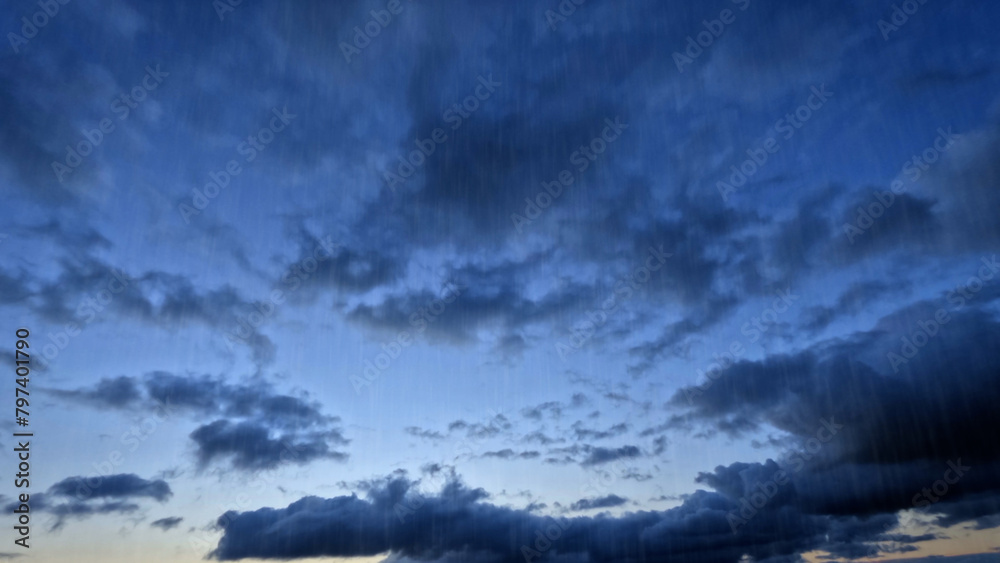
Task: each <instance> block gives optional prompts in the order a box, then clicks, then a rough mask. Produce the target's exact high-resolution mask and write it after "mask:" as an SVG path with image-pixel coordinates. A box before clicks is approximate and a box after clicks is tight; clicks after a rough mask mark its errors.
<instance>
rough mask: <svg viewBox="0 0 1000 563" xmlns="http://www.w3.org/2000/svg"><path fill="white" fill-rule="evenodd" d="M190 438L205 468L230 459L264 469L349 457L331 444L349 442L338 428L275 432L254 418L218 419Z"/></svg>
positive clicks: (242, 465)
mask: <svg viewBox="0 0 1000 563" xmlns="http://www.w3.org/2000/svg"><path fill="white" fill-rule="evenodd" d="M191 439H192V440H193V441H194V443H195V445H196V446H197V456H198V463H199V465H200V466H201V467H203V468H204V467H207V466H208V465H209V464H211V463H212V462H215V461H218V460H229V462H230V464H231V467H232V468H233V469H238V470H243V471H261V470H265V469H274V468H275V467H278V466H279V465H283V464H288V463H294V464H297V465H303V464H306V463H310V462H312V461H316V460H319V459H333V460H336V461H344V460H346V459H347V457H348V456H347V454H346V453H343V452H339V451H336V450H334V449H332V448H331V447H330V444H331V443H333V444H345V443H346V442H347V441H346V440H345V439H343V438H342V437H341V435H340V433H339V432H338V431H336V430H333V431H311V432H297V433H286V434H275V433H274V432H272V430H271V428H269V427H267V426H265V425H262V424H258V423H255V422H251V421H240V422H231V421H229V420H216V421H214V422H211V423H209V424H205V425H203V426H200V427H198V428H197V429H196V430H195V431H194V432H192V433H191Z"/></svg>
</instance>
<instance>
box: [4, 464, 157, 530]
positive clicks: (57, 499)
mask: <svg viewBox="0 0 1000 563" xmlns="http://www.w3.org/2000/svg"><path fill="white" fill-rule="evenodd" d="M172 496H173V491H172V490H171V489H170V485H168V484H167V482H166V481H163V480H162V479H155V480H147V479H143V478H142V477H139V476H138V475H135V474H132V473H120V474H113V475H104V476H94V477H67V478H66V479H63V480H62V481H59V482H58V483H56V484H54V485H52V486H51V487H49V489H48V490H47V491H46V492H44V493H34V494H32V495H31V509H32V510H33V511H38V512H41V513H47V514H50V515H52V517H53V518H52V520H50V521H49V526H50V529H51V530H57V529H60V528H62V527H63V526H64V525H65V524H66V522H67V521H68V520H70V519H84V518H88V517H91V516H95V515H104V514H119V515H123V514H132V513H134V512H137V511H139V510H140V508H141V507H140V506H139V504H137V503H136V502H130V501H134V500H142V499H153V500H156V501H157V502H161V503H163V502H166V501H167V500H169V499H170V497H172ZM17 507H18V502H16V501H15V502H12V503H10V504H8V505H7V506H6V508H5V510H8V511H12V510H14V509H15V508H17Z"/></svg>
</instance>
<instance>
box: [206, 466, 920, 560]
mask: <svg viewBox="0 0 1000 563" xmlns="http://www.w3.org/2000/svg"><path fill="white" fill-rule="evenodd" d="M749 487H752V485H748V488H749ZM735 492H741V491H735ZM486 498H487V495H486V493H485V491H483V490H482V489H469V488H467V487H466V486H464V485H463V484H461V483H460V482H457V481H453V482H450V483H449V484H447V485H445V487H443V488H442V490H441V491H440V493H438V494H435V495H427V494H424V493H420V492H418V491H416V490H415V489H414V483H412V482H410V481H407V480H406V479H405V478H403V477H395V478H387V479H386V480H384V481H382V482H381V484H380V485H379V486H378V487H376V488H374V489H371V490H369V491H368V493H367V498H366V499H362V498H359V497H358V496H356V495H352V496H341V497H336V498H330V499H323V498H318V497H305V498H302V499H300V500H298V501H295V502H294V503H292V504H290V505H289V506H287V507H285V508H261V509H258V510H253V511H247V512H235V511H230V512H227V513H225V514H223V515H222V516H220V517H219V519H218V521H217V525H218V526H219V527H220V528H221V529H222V531H223V535H222V538H221V539H220V540H219V544H218V546H217V547H216V548H215V549H214V550H213V551H212V553H211V557H213V558H215V559H218V560H223V561H227V560H239V559H246V558H260V559H303V558H308V557H360V556H374V555H377V554H381V553H386V552H389V553H390V554H391V555H390V558H389V561H406V560H424V561H451V560H454V559H456V558H462V560H472V561H479V560H482V561H511V562H513V561H518V560H522V561H523V560H524V557H525V556H526V554H527V555H528V556H529V558H531V559H532V560H534V561H559V562H563V561H572V562H574V563H583V562H588V563H602V562H608V563H610V562H612V561H618V562H624V563H630V562H639V561H650V560H667V559H675V558H684V559H685V560H689V561H695V562H705V563H709V562H714V561H735V560H738V559H739V558H740V557H741V556H743V555H744V554H748V555H750V556H752V557H754V558H755V559H757V560H768V559H769V558H788V559H794V556H795V555H796V554H798V553H802V552H805V551H809V550H812V549H837V546H840V545H842V544H854V543H859V542H863V541H865V540H871V541H874V540H877V539H878V538H881V537H883V531H884V530H885V529H886V524H891V523H894V522H895V517H893V516H887V517H885V518H880V519H859V518H856V517H834V516H818V515H810V514H806V513H801V512H799V511H798V510H797V509H796V508H795V507H794V505H792V504H789V503H787V502H778V501H772V502H773V505H774V506H769V507H767V508H766V511H765V512H764V513H762V514H761V515H759V516H758V517H756V518H754V519H752V520H751V521H750V522H749V523H748V524H747V525H746V527H745V528H744V529H741V530H740V531H739V533H735V534H734V533H733V531H732V529H731V528H730V526H729V524H728V522H727V513H728V512H729V511H731V510H734V509H737V508H738V507H739V502H738V499H736V498H733V497H732V496H731V494H729V493H727V494H720V493H715V492H707V491H697V492H695V493H693V494H692V495H689V496H688V497H687V498H686V499H685V501H684V503H683V504H682V505H681V506H679V507H677V508H674V509H670V510H667V511H663V512H651V511H641V512H634V513H628V514H625V515H622V516H620V517H609V516H599V517H594V518H592V517H576V518H553V517H545V516H540V515H536V514H534V513H533V512H531V511H527V510H516V509H511V508H506V507H501V506H496V505H494V504H490V503H488V502H485V499H486ZM782 500H784V499H782ZM611 502H617V501H616V500H612V501H611ZM401 507H415V508H413V509H406V510H404V511H403V512H400V510H401ZM304 523H308V525H304ZM431 529H433V530H434V531H433V533H430V530H431ZM539 532H540V533H541V534H542V539H544V540H545V541H544V542H540V543H539ZM546 534H548V537H547V538H546V537H545V535H546ZM898 539H900V540H903V541H924V540H925V538H907V537H899V538H898Z"/></svg>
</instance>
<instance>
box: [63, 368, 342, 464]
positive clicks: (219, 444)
mask: <svg viewBox="0 0 1000 563" xmlns="http://www.w3.org/2000/svg"><path fill="white" fill-rule="evenodd" d="M47 391H49V392H51V393H53V394H54V395H55V396H57V397H59V398H61V399H64V400H67V401H70V402H81V403H84V404H90V405H95V406H100V407H111V408H122V409H145V410H149V409H157V410H160V411H162V410H165V411H166V412H167V413H168V414H172V413H176V412H181V413H185V414H188V415H190V416H194V417H195V418H197V419H198V420H204V419H205V418H206V417H224V418H218V419H217V420H215V421H213V422H211V423H208V424H204V425H202V426H200V427H198V428H197V429H196V430H195V431H194V432H192V433H191V436H190V437H191V439H192V440H193V441H194V443H195V446H196V448H197V450H196V453H197V457H198V461H199V462H200V463H201V465H202V466H203V467H204V466H206V465H208V464H210V463H213V462H218V461H229V462H230V463H231V465H232V467H234V468H236V469H240V470H247V471H257V470H261V469H271V468H274V467H277V466H278V465H281V464H283V463H294V464H299V465H301V464H305V463H309V462H311V461H314V460H318V459H334V460H344V459H346V458H347V454H346V453H344V452H342V451H338V450H336V449H334V447H332V446H343V445H346V444H348V443H349V440H348V439H347V438H345V437H344V435H343V432H342V430H341V428H340V418H339V417H336V416H329V415H325V414H323V413H322V411H321V405H320V404H319V403H317V402H315V401H311V400H309V397H308V396H307V395H304V394H303V395H300V396H294V395H287V394H282V393H279V392H278V391H277V390H276V389H275V388H274V386H273V385H271V384H270V383H268V382H266V381H263V380H261V379H259V378H250V379H248V380H246V381H244V382H242V383H230V382H228V381H226V380H225V379H223V378H221V377H213V376H209V375H204V376H193V375H184V376H182V375H175V374H172V373H168V372H163V371H156V372H151V373H149V374H147V375H146V376H144V377H142V378H134V377H127V376H119V377H116V378H111V379H102V380H101V381H99V382H98V383H97V384H95V385H94V386H93V387H90V388H82V389H76V390H71V391H70V390H51V389H50V390H47Z"/></svg>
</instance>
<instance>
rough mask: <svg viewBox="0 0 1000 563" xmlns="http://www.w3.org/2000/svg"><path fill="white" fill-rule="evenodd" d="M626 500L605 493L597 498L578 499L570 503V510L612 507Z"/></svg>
mask: <svg viewBox="0 0 1000 563" xmlns="http://www.w3.org/2000/svg"><path fill="white" fill-rule="evenodd" d="M627 502H628V499H627V498H623V497H620V496H618V495H607V496H603V497H598V498H584V499H580V500H578V501H576V502H574V503H573V504H571V505H570V508H571V509H572V510H595V509H598V508H614V507H616V506H621V505H623V504H625V503H627Z"/></svg>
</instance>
